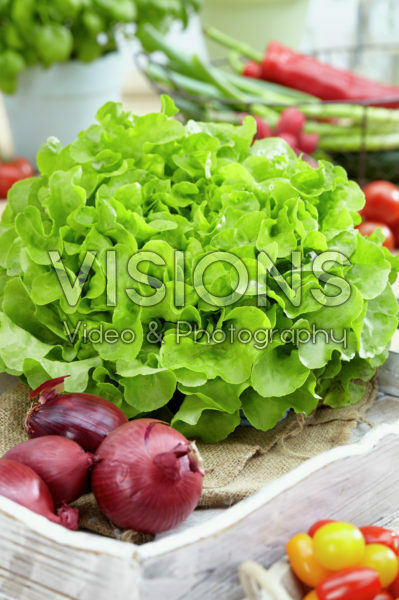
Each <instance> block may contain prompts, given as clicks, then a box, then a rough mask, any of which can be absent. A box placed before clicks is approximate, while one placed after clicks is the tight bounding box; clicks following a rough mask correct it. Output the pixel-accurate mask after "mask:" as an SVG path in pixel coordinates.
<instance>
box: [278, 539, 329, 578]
mask: <svg viewBox="0 0 399 600" xmlns="http://www.w3.org/2000/svg"><path fill="white" fill-rule="evenodd" d="M286 551H287V555H288V558H289V561H290V565H291V569H292V570H293V571H294V573H295V575H296V576H297V577H298V579H300V580H301V581H302V582H303V583H305V584H306V585H308V586H309V587H313V588H314V587H317V586H318V585H319V583H322V582H323V581H324V580H325V579H327V577H328V576H329V575H331V573H330V572H329V571H328V570H327V569H325V568H324V567H322V566H321V564H320V563H318V562H317V560H316V558H315V555H314V552H313V540H312V538H311V537H310V536H309V535H307V534H306V533H300V534H298V535H296V536H295V537H293V538H292V539H291V540H290V541H289V542H288V544H287V546H286Z"/></svg>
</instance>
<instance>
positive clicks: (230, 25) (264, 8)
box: [202, 0, 309, 59]
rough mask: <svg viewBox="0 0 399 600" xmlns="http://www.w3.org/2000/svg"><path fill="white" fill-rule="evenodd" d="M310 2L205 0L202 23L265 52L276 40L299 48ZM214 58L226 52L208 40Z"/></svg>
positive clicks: (307, 0) (299, 0) (297, 0)
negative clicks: (270, 43)
mask: <svg viewBox="0 0 399 600" xmlns="http://www.w3.org/2000/svg"><path fill="white" fill-rule="evenodd" d="M308 5H309V0H204V8H203V11H202V23H203V24H204V25H205V26H206V25H212V26H213V27H217V28H218V29H221V30H222V31H224V32H225V33H227V34H229V35H231V36H233V37H234V38H236V39H237V40H240V41H241V42H246V43H247V44H250V45H251V46H252V47H253V48H255V49H256V50H258V51H259V52H263V51H264V50H265V48H266V45H267V43H268V42H269V41H270V40H272V39H274V40H277V41H279V42H281V43H283V44H286V45H287V46H291V47H292V48H298V47H299V45H300V43H301V39H302V35H303V33H304V29H305V23H306V16H307V9H308ZM208 49H209V53H210V56H211V58H212V59H218V58H223V57H225V56H226V55H227V51H226V50H225V49H224V48H222V47H221V46H219V45H218V44H216V43H215V42H212V41H210V40H208Z"/></svg>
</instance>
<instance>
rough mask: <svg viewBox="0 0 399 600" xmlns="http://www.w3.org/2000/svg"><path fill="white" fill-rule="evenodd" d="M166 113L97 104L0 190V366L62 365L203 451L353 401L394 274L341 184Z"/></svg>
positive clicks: (268, 148)
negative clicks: (206, 445)
mask: <svg viewBox="0 0 399 600" xmlns="http://www.w3.org/2000/svg"><path fill="white" fill-rule="evenodd" d="M138 6H139V7H140V4H139V3H138ZM175 114H176V108H175V106H174V104H173V102H172V100H171V99H170V98H166V97H164V98H163V99H162V110H161V112H160V113H159V114H153V115H146V116H143V117H137V116H134V115H132V114H130V113H128V112H125V111H124V110H123V109H122V107H121V106H120V105H117V104H113V103H109V104H107V105H105V106H104V107H102V108H101V109H100V110H99V112H98V114H97V124H95V125H92V126H91V127H89V128H88V129H87V130H86V131H83V132H81V134H80V135H79V137H78V139H77V140H76V141H75V142H74V143H72V144H71V145H69V146H67V147H65V148H62V147H61V145H60V143H59V142H58V141H57V140H55V139H54V138H51V139H49V141H48V142H47V144H45V145H44V146H43V147H42V148H41V149H40V151H39V154H38V165H39V168H40V172H41V175H40V176H39V177H38V178H33V179H31V180H24V181H22V182H20V183H17V184H16V185H15V186H14V187H13V188H12V189H11V191H10V194H9V198H8V207H7V210H6V211H5V212H4V214H3V217H2V220H1V224H0V308H1V310H0V364H1V366H2V368H3V369H4V370H6V371H7V372H9V373H12V374H14V375H18V376H21V377H22V378H23V379H24V380H25V381H27V382H28V384H29V385H31V386H32V387H36V386H38V385H39V384H41V383H42V382H43V381H44V380H45V379H47V378H50V377H57V376H59V375H66V374H69V375H71V377H70V378H69V379H67V382H66V386H67V389H68V390H72V389H74V390H76V391H84V390H87V391H89V392H91V393H97V394H100V395H102V396H104V397H106V398H109V399H110V400H111V401H112V402H114V403H115V404H117V405H118V406H121V407H122V409H123V410H124V411H125V412H126V414H127V415H128V417H129V418H134V417H136V416H139V415H144V414H145V415H151V414H160V413H159V412H157V411H163V413H162V414H163V415H164V414H170V415H171V421H172V424H173V425H174V426H175V427H176V428H178V429H180V430H181V431H182V432H183V433H185V434H186V435H187V436H189V437H200V438H202V439H204V440H205V441H207V442H216V441H218V440H221V439H223V438H225V437H226V436H228V435H229V434H230V433H231V432H232V431H234V429H235V428H236V427H237V426H238V425H239V424H240V422H241V420H242V418H243V417H245V418H247V419H248V421H249V422H250V423H251V424H252V426H254V427H256V428H258V429H260V430H263V431H266V430H268V429H270V428H272V427H274V426H275V425H276V423H277V422H278V421H279V420H280V419H282V418H283V417H284V416H285V414H286V413H287V412H288V411H290V410H293V411H296V412H299V413H304V414H310V413H311V412H312V411H313V410H314V409H315V408H316V407H317V406H318V405H319V404H320V403H323V402H324V403H325V404H326V405H328V406H331V407H339V406H345V405H348V404H352V403H354V402H357V401H358V400H359V399H360V397H361V395H362V393H363V386H362V385H361V382H360V381H359V380H363V381H367V380H369V379H370V378H371V377H372V376H373V374H374V373H375V371H376V368H377V367H378V366H379V365H380V364H382V362H383V361H384V360H385V359H386V356H387V349H388V348H389V344H390V340H391V337H392V335H393V333H394V331H395V329H396V328H397V325H398V305H397V302H396V300H395V297H394V294H393V292H392V288H391V284H392V283H393V282H394V281H395V279H396V275H397V271H398V268H399V260H398V259H395V258H393V257H391V256H390V254H389V252H387V250H386V249H385V248H383V247H382V246H381V240H380V239H379V238H378V236H377V237H372V238H369V239H365V238H363V237H362V236H361V235H360V234H359V233H358V231H357V230H356V229H355V224H356V223H357V221H358V216H357V215H358V210H359V209H360V208H361V207H362V206H363V204H364V198H363V194H362V192H361V190H360V188H359V187H358V186H357V185H356V184H355V183H354V182H351V181H348V179H347V176H346V174H345V172H344V170H343V169H342V168H340V167H335V166H333V165H331V164H330V163H328V162H325V161H320V163H319V167H318V168H317V169H314V168H311V167H310V166H309V165H307V163H305V162H303V161H302V160H301V159H300V158H298V157H297V156H296V155H295V154H294V153H293V152H292V151H291V150H290V148H289V147H288V146H287V145H286V144H285V142H283V141H282V140H281V139H267V140H260V141H257V142H255V143H254V144H252V139H253V135H254V131H255V124H254V121H253V120H252V119H251V118H247V119H246V120H245V121H244V123H243V125H242V126H238V127H236V126H233V125H228V124H213V123H197V122H194V121H190V122H189V123H187V125H183V124H182V123H180V122H179V121H177V120H176V119H175V118H174V115H175Z"/></svg>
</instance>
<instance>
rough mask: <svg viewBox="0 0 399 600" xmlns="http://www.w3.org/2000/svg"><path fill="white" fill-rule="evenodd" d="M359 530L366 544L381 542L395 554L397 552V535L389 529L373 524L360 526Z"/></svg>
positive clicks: (398, 543)
mask: <svg viewBox="0 0 399 600" xmlns="http://www.w3.org/2000/svg"><path fill="white" fill-rule="evenodd" d="M360 531H361V532H362V534H363V537H364V540H365V542H366V544H383V545H384V546H388V548H391V550H393V551H394V552H395V554H399V535H398V534H397V533H395V532H393V531H391V530H390V529H385V528H384V527H376V526H374V525H371V526H369V527H360Z"/></svg>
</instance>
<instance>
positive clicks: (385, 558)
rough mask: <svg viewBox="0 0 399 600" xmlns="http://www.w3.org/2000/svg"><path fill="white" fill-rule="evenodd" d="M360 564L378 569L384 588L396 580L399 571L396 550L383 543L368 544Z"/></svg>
mask: <svg viewBox="0 0 399 600" xmlns="http://www.w3.org/2000/svg"><path fill="white" fill-rule="evenodd" d="M359 566H361V567H368V568H369V569H374V571H377V573H378V576H379V578H380V581H381V585H382V587H383V588H385V587H388V586H389V585H391V583H393V582H394V581H395V579H396V577H397V575H398V571H399V568H398V557H397V556H396V554H395V552H393V550H391V549H390V548H388V546H383V545H382V544H368V545H367V546H366V550H365V553H364V556H363V558H362V561H361V563H360V565H359Z"/></svg>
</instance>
